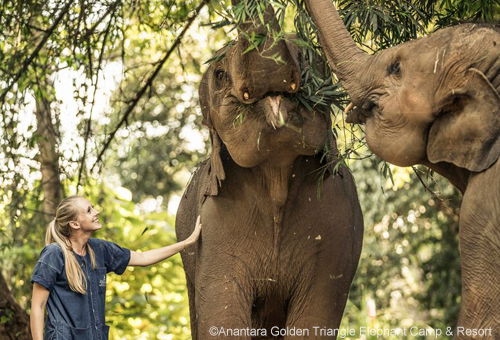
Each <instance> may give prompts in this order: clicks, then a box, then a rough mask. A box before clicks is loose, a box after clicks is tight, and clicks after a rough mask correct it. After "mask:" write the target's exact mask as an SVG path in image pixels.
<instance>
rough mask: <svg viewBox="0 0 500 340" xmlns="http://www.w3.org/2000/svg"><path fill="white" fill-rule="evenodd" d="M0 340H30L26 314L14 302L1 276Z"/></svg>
mask: <svg viewBox="0 0 500 340" xmlns="http://www.w3.org/2000/svg"><path fill="white" fill-rule="evenodd" d="M0 340H31V335H30V331H29V318H28V314H26V312H25V311H24V310H23V309H22V308H21V306H19V304H17V302H16V301H15V300H14V298H13V297H12V294H11V292H10V290H9V287H8V286H7V282H5V279H4V277H3V275H1V274H0Z"/></svg>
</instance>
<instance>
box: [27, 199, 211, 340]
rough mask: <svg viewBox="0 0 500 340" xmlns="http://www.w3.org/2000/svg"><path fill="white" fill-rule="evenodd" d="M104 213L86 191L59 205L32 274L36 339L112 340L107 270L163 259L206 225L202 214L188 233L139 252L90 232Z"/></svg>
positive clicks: (187, 241)
mask: <svg viewBox="0 0 500 340" xmlns="http://www.w3.org/2000/svg"><path fill="white" fill-rule="evenodd" d="M98 216H99V212H98V211H97V210H95V209H94V207H93V206H92V204H91V203H90V202H89V201H88V200H87V199H85V198H83V197H80V196H71V197H68V198H66V199H64V200H63V201H62V202H61V203H60V204H59V206H58V207H57V211H56V217H55V219H54V220H53V221H52V222H51V223H50V224H49V227H48V228H47V234H46V237H45V243H46V246H45V248H44V249H43V250H42V253H41V256H40V259H39V260H38V262H37V264H36V266H35V269H34V272H33V276H32V279H31V282H33V296H32V303H31V334H32V336H33V340H42V339H46V340H53V339H63V340H73V339H75V340H87V339H88V340H106V339H107V338H108V331H109V326H106V325H105V317H104V300H105V299H104V298H105V295H106V294H105V293H106V273H109V272H115V273H116V274H122V273H123V272H124V271H125V268H126V267H127V266H149V265H152V264H155V263H157V262H160V261H163V260H165V259H166V258H168V257H170V256H172V255H174V254H176V253H178V252H179V251H181V250H182V249H184V248H185V247H187V246H189V245H191V244H193V243H195V242H196V241H197V239H198V237H199V235H200V231H201V224H200V219H199V217H198V220H197V221H196V227H195V229H194V231H193V233H192V234H191V236H190V237H189V238H188V239H186V240H184V241H181V242H178V243H175V244H173V245H170V246H167V247H163V248H158V249H153V250H149V251H145V252H142V253H138V252H135V251H130V250H128V249H125V248H122V247H120V246H118V245H116V244H115V243H112V242H108V241H104V240H99V239H94V238H90V237H91V236H92V233H93V232H94V231H96V230H99V229H101V227H102V226H101V224H100V223H99V220H98ZM45 306H47V319H46V324H45V332H44V323H45V320H44V319H45V318H44V314H45V313H44V310H45ZM44 333H45V338H44Z"/></svg>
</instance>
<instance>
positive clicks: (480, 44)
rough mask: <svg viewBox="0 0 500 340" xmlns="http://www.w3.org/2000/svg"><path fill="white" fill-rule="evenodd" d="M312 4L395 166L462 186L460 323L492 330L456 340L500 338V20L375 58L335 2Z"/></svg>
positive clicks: (335, 62)
mask: <svg viewBox="0 0 500 340" xmlns="http://www.w3.org/2000/svg"><path fill="white" fill-rule="evenodd" d="M306 3H307V6H308V9H309V12H310V14H311V16H312V17H313V19H314V21H315V23H316V25H317V27H318V29H319V33H320V39H321V43H322V47H323V49H324V51H325V54H326V55H327V58H328V61H329V64H330V66H331V67H332V68H333V69H334V71H335V73H336V74H337V76H338V77H339V78H340V80H341V81H342V83H343V85H344V87H345V88H346V89H347V91H348V93H349V95H350V96H351V99H352V103H353V105H354V109H353V110H352V111H351V112H350V114H349V116H348V120H350V121H351V122H354V123H362V124H365V125H366V140H367V142H368V146H369V147H370V149H371V150H372V151H373V152H374V153H375V154H377V155H378V156H380V157H381V158H382V159H384V160H386V161H389V162H391V163H393V164H395V165H399V166H410V165H414V164H424V165H426V166H428V167H430V168H431V169H433V170H435V171H436V172H438V173H440V174H441V175H443V176H445V177H446V178H448V179H449V180H450V181H451V182H452V183H453V184H454V185H455V186H456V187H458V188H459V189H460V190H461V191H462V193H463V199H462V206H461V212H460V253H461V261H462V264H461V265H462V283H463V284H462V287H463V288H462V306H461V310H460V316H459V322H458V326H459V327H465V328H469V329H479V328H482V329H488V328H491V329H492V334H491V335H490V336H479V337H473V336H467V335H464V334H459V333H457V334H456V338H457V339H472V338H475V339H478V338H481V339H500V162H498V161H497V160H498V156H499V153H500V139H499V135H500V96H499V91H500V58H499V56H500V33H499V26H495V25H480V24H477V25H475V24H464V25H459V26H454V27H449V28H445V29H441V30H439V31H437V32H435V33H432V34H430V35H429V36H428V37H425V38H422V39H418V40H414V41H410V42H407V43H405V44H402V45H399V46H395V47H393V48H390V49H386V50H383V51H381V52H379V53H377V54H375V55H368V54H366V53H364V52H363V51H362V50H360V49H358V47H357V46H356V45H355V44H354V42H353V40H352V39H351V37H350V35H349V33H348V32H347V30H346V29H345V27H344V25H343V23H342V21H341V19H340V17H339V16H338V14H337V11H336V9H335V7H334V5H333V4H332V2H331V0H306Z"/></svg>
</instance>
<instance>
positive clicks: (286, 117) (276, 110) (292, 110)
mask: <svg viewBox="0 0 500 340" xmlns="http://www.w3.org/2000/svg"><path fill="white" fill-rule="evenodd" d="M262 104H263V106H264V108H263V109H264V114H265V118H266V122H267V124H268V125H269V126H270V127H272V128H273V129H274V130H278V129H281V128H283V127H289V128H295V127H299V126H302V124H303V122H304V119H303V117H302V116H301V115H300V114H299V113H298V105H297V104H296V103H293V102H292V101H291V100H289V99H288V98H287V97H284V96H283V95H269V96H267V97H265V98H264V99H262Z"/></svg>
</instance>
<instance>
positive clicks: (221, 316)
mask: <svg viewBox="0 0 500 340" xmlns="http://www.w3.org/2000/svg"><path fill="white" fill-rule="evenodd" d="M203 281H205V282H203ZM197 287H200V288H199V289H198V290H197V291H196V312H197V314H198V315H197V316H198V318H197V323H198V324H197V335H198V340H204V339H238V340H249V339H251V338H252V337H251V336H250V330H251V327H252V322H251V305H252V303H251V297H250V296H249V294H248V292H246V291H245V290H244V289H242V285H241V284H240V283H238V282H236V281H234V280H232V279H228V278H225V277H224V275H223V276H222V277H220V278H219V280H214V282H210V283H207V281H206V280H199V281H198V284H197Z"/></svg>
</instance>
